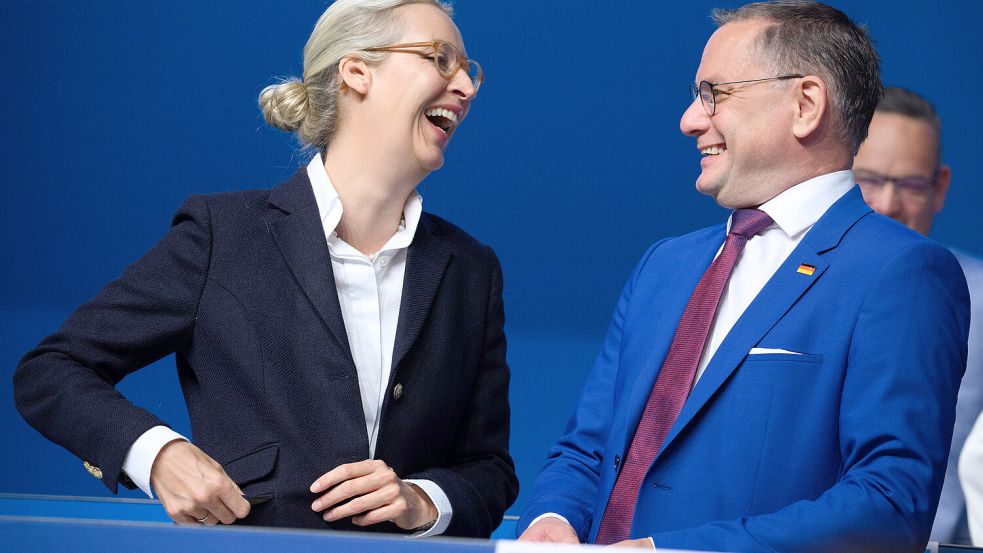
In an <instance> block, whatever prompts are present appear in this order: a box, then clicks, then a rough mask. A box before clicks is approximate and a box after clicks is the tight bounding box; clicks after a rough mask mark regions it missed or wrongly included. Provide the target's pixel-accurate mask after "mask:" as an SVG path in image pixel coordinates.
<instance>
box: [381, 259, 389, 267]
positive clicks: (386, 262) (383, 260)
mask: <svg viewBox="0 0 983 553" xmlns="http://www.w3.org/2000/svg"><path fill="white" fill-rule="evenodd" d="M388 263H389V259H387V258H385V257H383V258H382V259H380V260H379V265H382V266H383V267H385V266H386V265H387V264H388Z"/></svg>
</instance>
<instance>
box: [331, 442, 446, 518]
mask: <svg viewBox="0 0 983 553" xmlns="http://www.w3.org/2000/svg"><path fill="white" fill-rule="evenodd" d="M325 490H327V491H328V493H326V494H324V495H322V496H321V497H319V498H317V499H316V500H315V501H314V503H313V504H312V505H311V509H313V510H315V511H317V512H321V511H324V514H323V517H322V518H324V520H327V521H333V520H338V519H342V518H345V517H354V518H352V522H353V523H355V524H357V525H359V526H369V525H370V524H377V523H379V522H385V521H387V520H391V521H393V522H394V523H396V526H399V527H400V528H402V529H404V530H412V529H414V528H419V527H420V526H423V525H425V524H427V523H429V522H432V521H434V520H436V519H437V507H435V506H434V504H433V502H432V501H431V500H430V497H429V496H428V495H427V494H426V493H424V492H423V490H421V489H420V488H418V487H416V486H414V485H412V484H407V483H406V482H403V481H402V480H400V478H399V477H398V476H396V473H395V472H393V470H392V469H391V468H389V466H388V465H386V463H384V462H382V461H379V460H371V459H370V460H367V461H359V462H358V463H349V464H347V465H340V466H338V467H335V468H334V469H332V470H331V471H329V472H327V473H326V474H324V476H322V477H320V478H318V479H317V480H315V481H314V483H313V484H311V492H313V493H321V492H323V491H325ZM349 498H353V499H351V501H349V502H348V503H345V504H344V505H338V506H336V505H337V504H338V503H340V502H342V501H345V500H346V499H349Z"/></svg>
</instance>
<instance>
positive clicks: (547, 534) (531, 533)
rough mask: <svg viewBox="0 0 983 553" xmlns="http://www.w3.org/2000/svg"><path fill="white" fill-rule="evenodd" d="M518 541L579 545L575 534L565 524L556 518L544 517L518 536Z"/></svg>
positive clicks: (571, 527) (578, 539)
mask: <svg viewBox="0 0 983 553" xmlns="http://www.w3.org/2000/svg"><path fill="white" fill-rule="evenodd" d="M518 541H539V542H548V543H580V538H578V537H577V532H576V531H575V530H574V529H573V526H570V525H569V524H567V523H566V522H564V521H562V520H560V519H558V518H556V517H552V516H550V517H545V518H543V519H542V520H539V521H537V522H536V524H533V525H532V526H530V527H529V528H526V531H525V532H523V533H522V535H521V536H519V540H518Z"/></svg>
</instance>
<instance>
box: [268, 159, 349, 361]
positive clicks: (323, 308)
mask: <svg viewBox="0 0 983 553" xmlns="http://www.w3.org/2000/svg"><path fill="white" fill-rule="evenodd" d="M269 201H270V204H271V206H272V207H274V208H275V209H277V210H279V211H282V212H283V213H284V215H282V216H280V217H275V218H272V220H271V222H270V232H271V234H272V235H273V239H274V240H275V241H276V243H277V246H278V247H279V248H280V253H281V254H282V255H283V258H284V260H286V262H287V265H288V266H289V267H290V271H291V272H292V273H293V275H294V278H295V279H297V283H298V284H300V287H301V288H302V289H303V290H304V294H305V295H306V296H307V299H308V300H310V302H311V304H313V305H314V309H315V310H316V311H317V313H318V315H320V317H321V319H322V320H323V321H324V324H325V325H326V326H327V327H328V329H329V330H330V331H331V334H332V336H333V337H334V339H335V342H337V346H338V347H339V348H341V351H342V352H343V353H344V354H345V355H346V359H347V360H348V361H349V362H350V363H351V365H352V370H354V362H353V361H351V359H352V353H351V349H350V348H349V345H348V335H347V333H346V332H345V322H344V319H343V318H342V316H341V304H340V303H339V302H338V293H337V290H336V287H335V280H334V272H333V271H332V269H331V255H330V253H329V252H328V244H327V242H326V240H325V237H324V227H323V226H321V218H320V214H319V213H318V209H317V201H316V200H315V199H314V192H313V191H312V190H311V183H310V180H309V179H308V178H307V170H306V169H301V170H300V171H298V172H297V173H295V174H294V176H292V177H291V178H290V179H288V180H287V181H285V182H284V183H282V184H280V185H279V186H277V187H276V188H274V189H273V190H272V191H271V192H270V200H269Z"/></svg>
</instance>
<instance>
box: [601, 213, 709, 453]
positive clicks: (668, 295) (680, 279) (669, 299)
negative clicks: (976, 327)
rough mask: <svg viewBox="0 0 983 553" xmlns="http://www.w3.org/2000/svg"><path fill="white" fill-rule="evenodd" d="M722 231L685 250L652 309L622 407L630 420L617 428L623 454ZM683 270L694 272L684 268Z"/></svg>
mask: <svg viewBox="0 0 983 553" xmlns="http://www.w3.org/2000/svg"><path fill="white" fill-rule="evenodd" d="M725 231H726V225H720V227H719V230H718V231H717V232H714V233H713V234H712V236H711V239H710V240H709V241H707V242H706V244H705V247H702V248H693V249H691V250H687V251H686V254H687V256H686V257H685V258H683V259H680V260H679V263H678V264H677V265H676V267H677V268H679V270H678V271H677V274H676V276H675V277H674V278H667V279H666V280H667V281H668V282H672V283H673V284H676V286H674V287H673V288H672V290H666V292H665V293H664V294H661V295H660V298H659V301H658V302H657V303H656V304H655V307H654V308H655V309H657V310H658V311H657V312H658V313H659V316H658V319H657V322H656V324H657V325H658V326H657V327H656V329H655V330H654V331H653V332H652V336H653V340H652V343H651V350H650V351H649V352H648V353H647V354H646V356H645V363H643V364H642V365H640V366H639V368H638V369H637V370H638V376H637V379H636V381H635V385H634V386H633V388H632V391H631V394H630V396H629V398H628V402H627V404H626V405H627V408H626V413H630V415H629V417H630V418H629V419H628V420H626V421H625V425H624V426H623V427H622V428H620V432H621V433H622V436H621V439H620V443H621V447H622V450H623V451H627V450H628V448H629V446H631V440H632V438H633V437H634V435H635V431H636V429H637V428H638V422H639V421H640V420H641V418H642V412H643V411H645V404H646V403H647V402H648V398H649V395H651V393H652V387H653V386H655V380H656V379H657V378H658V377H659V373H660V372H662V364H663V363H664V362H665V359H666V355H667V353H668V351H669V346H670V345H671V344H672V339H673V337H674V336H675V334H676V328H677V327H678V326H679V321H680V319H682V317H683V311H685V310H686V304H687V303H689V298H690V296H692V295H693V291H694V290H696V286H697V284H699V282H700V279H701V278H703V273H705V272H706V270H707V268H708V267H709V266H710V263H712V262H713V258H714V257H715V256H716V254H717V250H719V249H720V246H721V245H722V244H723V243H724V233H725ZM690 254H691V255H690ZM685 267H692V268H695V269H684V268H685Z"/></svg>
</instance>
